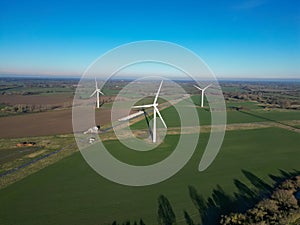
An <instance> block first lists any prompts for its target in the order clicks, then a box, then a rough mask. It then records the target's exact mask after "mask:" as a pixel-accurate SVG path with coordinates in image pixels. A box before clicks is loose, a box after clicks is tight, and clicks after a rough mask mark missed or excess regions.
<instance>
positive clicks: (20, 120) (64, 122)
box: [0, 109, 110, 138]
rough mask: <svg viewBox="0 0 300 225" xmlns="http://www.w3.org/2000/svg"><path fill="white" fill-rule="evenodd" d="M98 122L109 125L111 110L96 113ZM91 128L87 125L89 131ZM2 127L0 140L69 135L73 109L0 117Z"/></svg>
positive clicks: (71, 130)
mask: <svg viewBox="0 0 300 225" xmlns="http://www.w3.org/2000/svg"><path fill="white" fill-rule="evenodd" d="M33 121H34V123H33ZM96 122H97V123H98V124H100V125H103V124H107V123H109V122H110V109H101V113H96ZM90 126H92V125H90ZM90 126H89V125H88V124H87V129H88V128H89V127H90ZM0 127H1V130H0V138H12V137H24V136H25V137H33V136H45V135H55V134H69V133H72V132H73V128H72V109H65V110H54V111H49V112H41V113H30V114H25V115H16V116H10V117H0Z"/></svg>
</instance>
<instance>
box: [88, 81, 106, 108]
mask: <svg viewBox="0 0 300 225" xmlns="http://www.w3.org/2000/svg"><path fill="white" fill-rule="evenodd" d="M95 83H96V90H95V91H94V92H93V94H91V96H90V98H91V97H93V96H94V95H95V94H96V95H97V108H98V109H99V108H100V103H99V94H101V95H104V94H103V92H101V90H100V89H99V88H98V83H97V80H96V77H95Z"/></svg>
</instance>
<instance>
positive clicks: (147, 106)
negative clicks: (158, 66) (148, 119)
mask: <svg viewBox="0 0 300 225" xmlns="http://www.w3.org/2000/svg"><path fill="white" fill-rule="evenodd" d="M162 84H163V81H161V82H160V85H159V88H158V91H157V93H156V95H155V99H154V101H153V103H152V104H148V105H139V106H133V107H132V108H135V109H145V108H151V107H153V132H152V141H153V143H155V142H156V113H157V114H158V116H159V118H160V119H161V122H162V123H163V125H164V127H165V128H167V125H166V123H165V121H164V120H163V118H162V116H161V114H160V112H159V110H158V108H157V106H158V103H157V99H158V95H159V92H160V89H161V86H162Z"/></svg>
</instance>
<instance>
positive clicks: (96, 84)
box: [95, 77, 98, 90]
mask: <svg viewBox="0 0 300 225" xmlns="http://www.w3.org/2000/svg"><path fill="white" fill-rule="evenodd" d="M95 83H96V90H97V89H98V82H97V80H96V77H95Z"/></svg>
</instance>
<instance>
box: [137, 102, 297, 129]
mask: <svg viewBox="0 0 300 225" xmlns="http://www.w3.org/2000/svg"><path fill="white" fill-rule="evenodd" d="M198 98H199V96H192V97H191V99H187V100H184V101H182V102H180V103H178V106H179V107H181V108H184V107H194V108H195V110H197V113H198V115H199V120H200V125H210V124H211V112H210V111H209V110H208V108H207V107H204V108H201V107H200V106H197V104H196V106H195V105H194V104H193V103H194V102H197V101H198ZM206 104H207V103H206ZM228 106H235V107H240V106H243V107H246V108H247V110H230V108H227V109H228V110H227V111H226V114H227V124H234V123H253V122H280V121H286V120H300V113H299V112H298V111H295V110H275V109H274V110H263V109H261V107H260V106H259V105H258V104H257V103H254V102H227V107H228ZM149 112H150V113H151V111H149ZM217 113H219V112H216V114H217ZM161 114H162V116H163V118H164V120H165V122H166V124H167V126H168V127H179V126H180V119H179V115H178V112H177V111H176V109H175V107H173V106H171V107H168V108H166V109H164V110H162V111H161ZM131 128H132V129H146V128H147V127H146V122H145V121H140V122H138V123H135V124H133V125H132V126H131Z"/></svg>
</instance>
